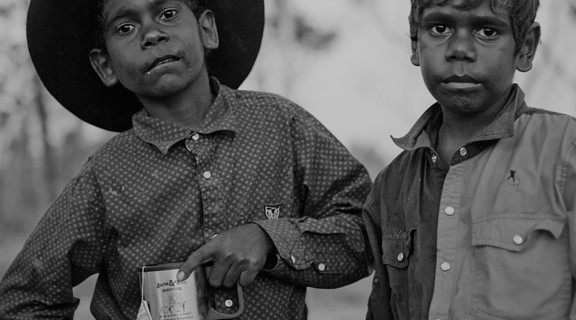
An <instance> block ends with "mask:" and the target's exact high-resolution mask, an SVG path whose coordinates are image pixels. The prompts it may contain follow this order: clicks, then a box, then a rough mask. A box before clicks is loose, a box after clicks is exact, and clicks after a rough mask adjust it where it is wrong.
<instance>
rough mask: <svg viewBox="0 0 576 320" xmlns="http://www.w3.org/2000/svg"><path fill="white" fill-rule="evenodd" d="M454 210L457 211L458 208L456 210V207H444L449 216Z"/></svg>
mask: <svg viewBox="0 0 576 320" xmlns="http://www.w3.org/2000/svg"><path fill="white" fill-rule="evenodd" d="M454 212H456V210H454V207H450V206H448V207H446V208H444V213H445V214H447V215H449V216H451V215H453V214H454Z"/></svg>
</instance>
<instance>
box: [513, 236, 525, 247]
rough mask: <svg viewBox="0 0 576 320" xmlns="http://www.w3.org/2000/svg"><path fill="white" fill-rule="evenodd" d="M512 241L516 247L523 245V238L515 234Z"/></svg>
mask: <svg viewBox="0 0 576 320" xmlns="http://www.w3.org/2000/svg"><path fill="white" fill-rule="evenodd" d="M512 241H514V243H515V244H517V245H521V244H522V243H524V238H522V236H521V235H519V234H517V235H515V236H514V238H512Z"/></svg>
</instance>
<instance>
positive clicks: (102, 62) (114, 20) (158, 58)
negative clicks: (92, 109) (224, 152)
mask: <svg viewBox="0 0 576 320" xmlns="http://www.w3.org/2000/svg"><path fill="white" fill-rule="evenodd" d="M105 1H106V2H105V5H104V12H103V13H104V21H105V22H104V32H103V36H104V41H105V43H106V48H107V53H106V52H104V51H102V50H100V49H94V50H92V51H91V52H90V60H91V62H92V65H93V67H94V69H95V71H96V72H97V73H98V75H99V76H100V78H101V79H102V81H103V82H104V84H105V85H107V86H113V85H115V84H116V83H118V82H120V83H121V84H122V85H123V86H124V87H125V88H126V89H128V90H130V91H132V92H134V93H135V94H136V95H137V96H141V97H150V98H164V97H167V96H170V95H172V94H175V93H178V92H181V91H182V90H184V89H186V88H190V87H193V84H194V83H195V81H196V79H197V78H198V77H201V76H202V77H207V71H206V66H205V60H204V56H205V54H204V52H205V49H216V48H217V47H218V34H217V30H216V25H215V21H214V17H213V15H212V13H211V12H210V11H205V12H204V13H203V14H202V15H201V16H200V17H199V18H198V19H197V18H196V17H195V15H194V13H193V12H192V11H191V9H190V8H189V7H188V6H187V5H186V4H185V3H184V2H183V1H182V0H105Z"/></svg>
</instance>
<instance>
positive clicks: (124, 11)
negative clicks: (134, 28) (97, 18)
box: [104, 0, 183, 29]
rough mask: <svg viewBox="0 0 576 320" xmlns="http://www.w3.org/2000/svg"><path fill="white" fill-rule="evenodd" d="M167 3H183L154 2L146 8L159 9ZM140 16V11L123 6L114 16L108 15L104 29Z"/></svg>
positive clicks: (168, 0)
mask: <svg viewBox="0 0 576 320" xmlns="http://www.w3.org/2000/svg"><path fill="white" fill-rule="evenodd" d="M167 2H178V3H181V4H183V3H182V1H179V0H153V1H152V2H151V3H148V4H147V5H146V6H147V8H152V9H157V8H159V7H162V6H163V5H164V4H166V3H167ZM137 15H138V10H136V9H134V8H133V7H130V6H123V7H121V8H120V9H119V10H118V11H117V12H116V13H115V14H114V15H113V16H111V15H106V16H105V17H104V18H105V20H104V28H105V29H107V28H109V27H110V25H112V24H114V22H115V21H117V20H120V19H123V18H134V17H136V16H137Z"/></svg>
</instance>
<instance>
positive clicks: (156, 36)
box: [142, 24, 169, 49]
mask: <svg viewBox="0 0 576 320" xmlns="http://www.w3.org/2000/svg"><path fill="white" fill-rule="evenodd" d="M168 40H169V36H168V34H167V33H166V32H164V31H163V30H162V28H161V27H160V26H158V25H156V24H151V25H150V26H147V27H146V28H145V30H144V32H143V36H142V48H144V49H147V48H150V47H154V46H157V45H158V44H161V43H163V42H166V41H168Z"/></svg>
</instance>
